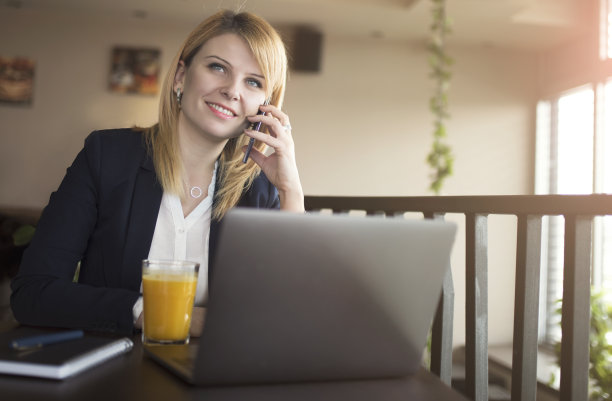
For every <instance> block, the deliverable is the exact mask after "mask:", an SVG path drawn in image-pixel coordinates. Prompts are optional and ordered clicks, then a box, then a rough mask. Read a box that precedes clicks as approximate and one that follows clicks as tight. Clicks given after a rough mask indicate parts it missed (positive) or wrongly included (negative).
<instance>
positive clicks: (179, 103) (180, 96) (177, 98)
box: [176, 88, 183, 108]
mask: <svg viewBox="0 0 612 401" xmlns="http://www.w3.org/2000/svg"><path fill="white" fill-rule="evenodd" d="M182 98H183V94H182V93H181V88H176V102H177V103H178V106H179V108H180V107H181V99H182Z"/></svg>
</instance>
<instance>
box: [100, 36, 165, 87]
mask: <svg viewBox="0 0 612 401" xmlns="http://www.w3.org/2000/svg"><path fill="white" fill-rule="evenodd" d="M159 57H160V51H159V49H143V48H131V47H115V48H114V49H113V53H112V59H111V72H110V78H109V88H110V90H111V91H112V92H118V93H138V94H144V95H155V94H157V92H158V90H159V70H160V61H159Z"/></svg>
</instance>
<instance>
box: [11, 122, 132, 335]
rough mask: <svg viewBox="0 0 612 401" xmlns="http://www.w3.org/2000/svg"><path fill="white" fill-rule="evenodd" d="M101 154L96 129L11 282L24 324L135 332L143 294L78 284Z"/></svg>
mask: <svg viewBox="0 0 612 401" xmlns="http://www.w3.org/2000/svg"><path fill="white" fill-rule="evenodd" d="M101 158H102V145H101V138H100V136H99V135H97V134H96V133H93V134H92V135H90V136H89V137H88V138H87V139H86V141H85V146H84V148H83V149H82V150H81V152H80V153H79V154H78V155H77V157H76V159H75V160H74V162H73V163H72V165H71V166H70V167H69V168H68V170H67V172H66V175H65V177H64V179H63V180H62V183H61V184H60V186H59V188H58V189H57V191H56V192H54V193H52V194H51V197H50V200H49V204H48V205H47V206H46V207H45V209H44V211H43V213H42V216H41V218H40V220H39V222H38V224H37V227H36V232H35V234H34V238H33V239H32V242H31V243H30V245H29V247H28V248H27V249H26V251H25V252H24V255H23V259H22V263H21V266H20V269H19V272H18V274H17V276H16V277H15V278H14V279H13V281H12V283H11V288H12V295H11V307H12V309H13V313H14V316H15V318H16V319H17V320H18V321H19V322H21V323H23V324H31V325H41V326H55V327H70V328H81V329H86V330H94V331H107V332H117V333H131V332H132V330H133V316H132V306H133V304H134V303H135V302H136V300H137V299H138V296H139V294H138V293H137V292H134V291H130V290H127V289H124V288H108V287H105V286H104V285H103V283H99V284H100V285H99V286H96V285H93V284H90V285H86V284H81V283H76V282H73V277H74V275H75V270H76V268H77V264H78V263H79V261H80V260H82V258H83V255H84V254H85V252H86V250H87V247H88V243H89V241H91V237H92V233H93V232H94V230H95V227H96V223H97V216H98V201H99V197H100V196H101V194H100V193H99V192H100V177H101V171H100V170H101Z"/></svg>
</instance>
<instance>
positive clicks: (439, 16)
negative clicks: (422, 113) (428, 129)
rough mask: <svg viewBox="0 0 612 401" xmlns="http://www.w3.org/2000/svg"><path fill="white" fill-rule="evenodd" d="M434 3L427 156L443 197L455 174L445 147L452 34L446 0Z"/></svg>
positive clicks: (432, 185)
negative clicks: (430, 132) (431, 121)
mask: <svg viewBox="0 0 612 401" xmlns="http://www.w3.org/2000/svg"><path fill="white" fill-rule="evenodd" d="M431 2H432V5H433V7H432V23H431V33H432V40H431V43H430V45H429V53H430V57H429V64H430V67H431V73H430V75H429V76H430V77H431V78H432V79H433V80H434V82H435V92H434V95H433V96H432V97H431V99H430V101H429V108H430V110H431V112H432V113H433V115H434V131H433V137H434V139H433V145H432V148H431V151H430V152H429V154H428V155H427V164H429V166H430V167H431V170H432V171H431V177H430V178H431V183H430V186H429V189H430V190H431V191H433V192H434V193H435V194H436V195H438V194H439V193H440V190H441V189H442V184H443V183H444V180H445V179H446V178H448V177H449V176H450V175H452V173H453V162H454V156H453V154H452V150H451V147H450V146H449V145H448V144H447V143H445V139H446V125H445V122H446V120H447V119H448V118H449V117H450V114H449V113H448V89H449V86H450V78H451V72H450V66H451V65H452V63H453V60H452V58H450V57H449V56H448V55H447V54H446V50H445V47H444V45H445V40H446V35H447V34H449V33H450V32H451V28H450V20H449V19H448V18H447V16H446V0H431Z"/></svg>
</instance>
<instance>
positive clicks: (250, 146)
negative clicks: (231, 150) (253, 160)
mask: <svg viewBox="0 0 612 401" xmlns="http://www.w3.org/2000/svg"><path fill="white" fill-rule="evenodd" d="M269 104H270V99H267V100H266V101H265V102H264V104H263V105H264V106H267V105H269ZM262 114H265V113H264V112H263V111H261V110H259V111H258V112H257V115H258V116H260V115H262ZM249 129H254V130H255V131H259V130H260V129H261V121H258V122H256V123H251V125H250V126H249ZM254 143H255V138H251V139H249V144H248V145H247V149H246V152H244V158H243V159H242V162H243V163H246V162H247V160H249V155H250V154H251V150H252V149H253V144H254Z"/></svg>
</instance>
